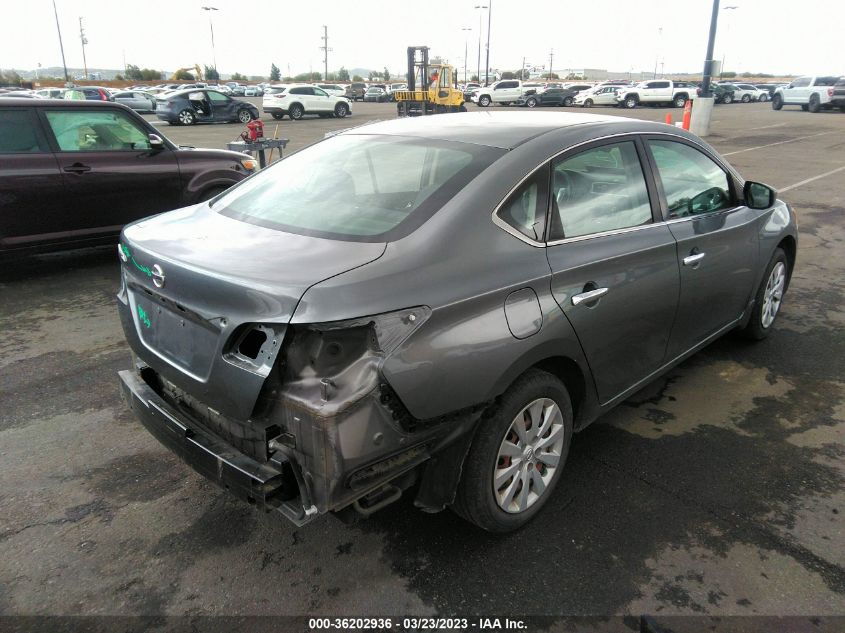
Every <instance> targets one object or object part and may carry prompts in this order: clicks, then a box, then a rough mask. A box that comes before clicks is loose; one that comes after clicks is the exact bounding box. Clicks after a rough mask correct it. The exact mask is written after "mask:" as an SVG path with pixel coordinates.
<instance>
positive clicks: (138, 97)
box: [113, 90, 156, 112]
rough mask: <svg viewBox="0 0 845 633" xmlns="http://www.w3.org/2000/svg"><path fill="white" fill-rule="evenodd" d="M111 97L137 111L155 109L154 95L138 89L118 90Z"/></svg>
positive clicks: (151, 110)
mask: <svg viewBox="0 0 845 633" xmlns="http://www.w3.org/2000/svg"><path fill="white" fill-rule="evenodd" d="M113 99H114V101H115V102H117V103H122V104H123V105H125V106H129V107H130V108H132V109H133V110H136V111H138V112H155V109H156V98H155V96H153V95H151V94H149V93H147V92H142V91H140V90H132V91H125V92H118V93H115V95H114V97H113Z"/></svg>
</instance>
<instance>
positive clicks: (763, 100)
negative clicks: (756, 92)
mask: <svg viewBox="0 0 845 633" xmlns="http://www.w3.org/2000/svg"><path fill="white" fill-rule="evenodd" d="M768 100H769V95H760V99H759V101H760V103H766V101H768Z"/></svg>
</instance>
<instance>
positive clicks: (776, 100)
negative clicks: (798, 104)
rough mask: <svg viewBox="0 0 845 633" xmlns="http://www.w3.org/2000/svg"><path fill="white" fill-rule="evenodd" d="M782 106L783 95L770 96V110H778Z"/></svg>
mask: <svg viewBox="0 0 845 633" xmlns="http://www.w3.org/2000/svg"><path fill="white" fill-rule="evenodd" d="M782 107H783V97H782V96H781V95H775V96H774V97H772V110H780V109H781V108H782Z"/></svg>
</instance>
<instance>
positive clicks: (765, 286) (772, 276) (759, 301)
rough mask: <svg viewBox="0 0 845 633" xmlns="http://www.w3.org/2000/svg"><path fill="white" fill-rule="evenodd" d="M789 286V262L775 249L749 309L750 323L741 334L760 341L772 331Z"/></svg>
mask: <svg viewBox="0 0 845 633" xmlns="http://www.w3.org/2000/svg"><path fill="white" fill-rule="evenodd" d="M788 285H789V261H788V260H787V258H786V253H784V252H783V250H782V249H780V248H776V249H775V252H774V254H773V255H772V259H771V260H770V261H769V265H768V266H767V267H766V274H765V275H763V280H762V281H761V282H760V287H759V288H758V289H757V294H756V295H755V296H754V306H753V307H752V308H751V321H749V322H748V325H747V326H745V329H744V330H743V334H745V336H747V337H748V338H750V339H753V340H755V341H761V340H763V339H764V338H766V337H767V336H768V335H769V333H770V332H771V331H772V326H773V325H774V323H775V319H776V318H777V315H778V312H780V307H781V304H782V303H783V296H784V294H785V293H786V288H787V286H788Z"/></svg>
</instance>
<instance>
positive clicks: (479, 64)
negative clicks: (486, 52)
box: [475, 4, 489, 85]
mask: <svg viewBox="0 0 845 633" xmlns="http://www.w3.org/2000/svg"><path fill="white" fill-rule="evenodd" d="M475 8H476V9H480V11H479V13H478V74H477V75H476V76H477V77H478V81H479V82H480V81H481V11H483V10H484V9H487V8H489V7H488V6H487V5H486V4H477V5H475ZM488 46H489V43H488ZM485 85H487V84H485Z"/></svg>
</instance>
